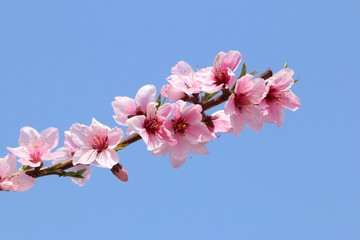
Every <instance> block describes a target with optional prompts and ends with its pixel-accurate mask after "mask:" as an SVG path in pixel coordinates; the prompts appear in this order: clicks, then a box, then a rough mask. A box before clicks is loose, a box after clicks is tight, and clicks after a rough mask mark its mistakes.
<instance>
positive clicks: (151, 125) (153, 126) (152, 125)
mask: <svg viewBox="0 0 360 240" xmlns="http://www.w3.org/2000/svg"><path fill="white" fill-rule="evenodd" d="M160 124H161V123H160V122H159V121H158V119H157V117H155V118H153V119H151V120H148V119H145V124H144V128H145V129H146V130H147V131H148V132H150V133H152V134H155V133H156V132H157V131H158V130H159V128H160Z"/></svg>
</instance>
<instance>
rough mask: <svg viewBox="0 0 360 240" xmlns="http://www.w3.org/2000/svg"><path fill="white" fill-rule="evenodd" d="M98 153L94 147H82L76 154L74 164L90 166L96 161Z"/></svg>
mask: <svg viewBox="0 0 360 240" xmlns="http://www.w3.org/2000/svg"><path fill="white" fill-rule="evenodd" d="M96 156H97V151H96V150H94V149H93V148H92V147H82V148H80V149H79V150H78V151H77V152H76V153H75V154H74V158H73V164H74V165H78V164H90V163H92V162H93V161H95V160H96Z"/></svg>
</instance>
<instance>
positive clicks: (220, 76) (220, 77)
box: [215, 66, 229, 86]
mask: <svg viewBox="0 0 360 240" xmlns="http://www.w3.org/2000/svg"><path fill="white" fill-rule="evenodd" d="M228 82H229V75H228V71H227V68H222V67H220V66H219V67H217V68H216V69H215V84H216V85H218V86H220V85H222V84H227V83H228Z"/></svg>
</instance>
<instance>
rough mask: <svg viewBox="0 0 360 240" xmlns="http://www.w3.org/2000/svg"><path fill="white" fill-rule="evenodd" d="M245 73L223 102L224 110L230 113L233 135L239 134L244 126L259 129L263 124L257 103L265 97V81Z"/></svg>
mask: <svg viewBox="0 0 360 240" xmlns="http://www.w3.org/2000/svg"><path fill="white" fill-rule="evenodd" d="M252 78H253V76H252V75H250V74H246V75H245V76H243V77H241V78H240V79H239V80H237V81H236V86H235V89H234V93H233V94H231V95H230V97H229V100H228V101H227V103H226V104H225V107H224V111H225V113H226V114H228V115H230V121H231V125H232V127H233V129H234V133H235V136H239V135H240V133H241V131H242V129H243V128H244V126H245V125H246V124H247V125H248V126H249V128H251V129H252V130H255V131H260V130H261V128H262V125H263V112H262V109H261V108H260V106H259V105H258V104H259V103H260V101H261V100H262V99H263V98H264V97H265V94H266V88H265V81H264V80H263V79H262V78H256V79H254V80H251V79H252Z"/></svg>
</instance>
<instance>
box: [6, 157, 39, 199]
mask: <svg viewBox="0 0 360 240" xmlns="http://www.w3.org/2000/svg"><path fill="white" fill-rule="evenodd" d="M14 173H16V157H15V156H14V155H10V154H8V155H7V156H6V157H4V158H0V191H9V190H12V191H14V192H22V191H26V190H28V189H30V188H31V187H32V186H34V184H35V179H34V178H32V177H30V176H28V175H26V174H25V173H19V174H18V175H15V176H13V177H12V174H14Z"/></svg>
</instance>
